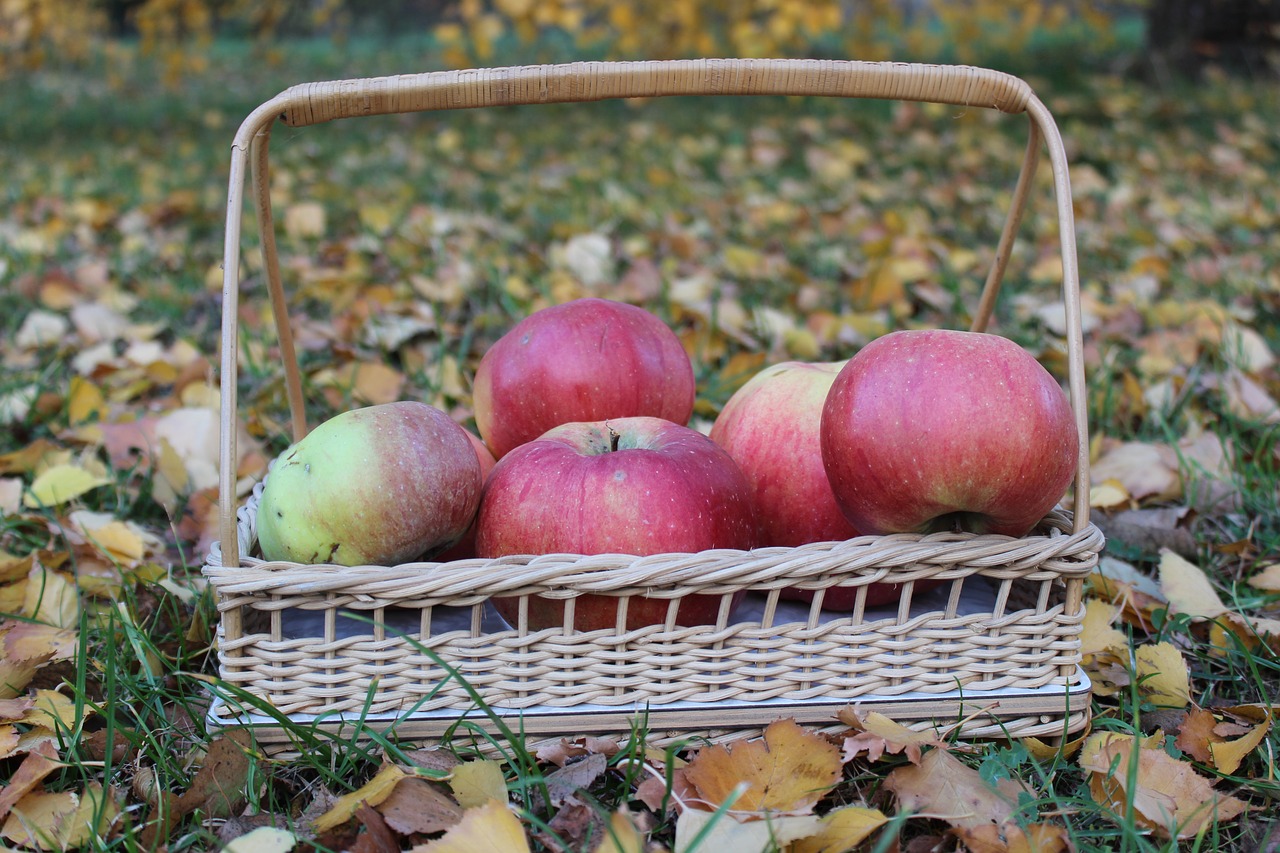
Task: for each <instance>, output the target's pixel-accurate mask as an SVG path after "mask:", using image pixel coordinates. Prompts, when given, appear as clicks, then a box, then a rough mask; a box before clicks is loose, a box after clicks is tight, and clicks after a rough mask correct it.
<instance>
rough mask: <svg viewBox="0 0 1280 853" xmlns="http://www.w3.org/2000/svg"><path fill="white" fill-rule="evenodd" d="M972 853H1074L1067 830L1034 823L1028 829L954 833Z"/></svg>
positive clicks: (1009, 827)
mask: <svg viewBox="0 0 1280 853" xmlns="http://www.w3.org/2000/svg"><path fill="white" fill-rule="evenodd" d="M955 834H956V836H957V837H959V838H960V840H961V841H963V842H964V846H965V848H966V849H967V850H968V851H969V853H1066V852H1067V851H1074V850H1075V847H1074V845H1073V844H1072V842H1071V835H1070V834H1069V833H1068V831H1067V828H1066V827H1065V826H1060V825H1058V824H1051V823H1033V824H1030V825H1029V826H1027V827H1025V828H1024V827H1021V826H1017V825H1016V824H1008V825H1005V826H994V825H988V826H978V827H971V828H967V829H958V830H956V831H955Z"/></svg>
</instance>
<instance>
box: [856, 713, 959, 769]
mask: <svg viewBox="0 0 1280 853" xmlns="http://www.w3.org/2000/svg"><path fill="white" fill-rule="evenodd" d="M836 717H837V719H839V720H840V722H842V723H845V724H846V725H848V726H849V727H850V728H853V729H857V730H858V734H856V735H853V736H851V737H846V738H845V739H844V753H843V755H842V756H841V760H842V761H843V762H844V763H846V764H847V763H848V762H850V761H852V760H853V759H854V758H856V757H857V756H858V755H859V754H860V753H863V752H865V753H866V754H867V760H868V761H879V760H880V757H881V756H883V755H884V754H885V753H888V754H890V755H897V754H898V753H902V754H904V755H906V757H907V760H908V761H910V762H911V763H912V764H919V763H920V758H921V753H922V750H923V748H924V747H926V746H938V745H940V744H941V741H939V740H938V736H937V734H936V733H934V732H932V731H928V730H926V731H922V732H917V731H915V730H913V729H909V728H907V727H906V726H904V725H902V724H901V723H896V722H894V721H893V720H891V719H889V718H888V717H886V716H885V715H884V714H880V713H877V712H875V711H872V712H871V713H869V714H867V715H866V716H865V717H862V716H859V715H858V713H857V712H856V711H854V710H853V709H852V708H841V709H840V711H839V712H837V714H836Z"/></svg>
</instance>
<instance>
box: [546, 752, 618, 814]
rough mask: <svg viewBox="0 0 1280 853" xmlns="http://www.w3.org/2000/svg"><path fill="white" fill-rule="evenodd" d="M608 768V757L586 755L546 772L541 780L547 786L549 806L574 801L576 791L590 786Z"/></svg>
mask: <svg viewBox="0 0 1280 853" xmlns="http://www.w3.org/2000/svg"><path fill="white" fill-rule="evenodd" d="M607 769H609V759H607V758H605V757H604V756H603V755H599V754H596V755H588V756H587V757H586V758H583V759H582V760H581V761H575V762H573V763H572V764H568V765H565V766H564V767H561V768H560V769H559V770H556V771H554V772H552V773H549V774H547V776H546V778H545V779H544V780H543V781H544V783H545V784H546V786H547V796H548V797H549V798H550V800H551V806H552V807H554V808H559V807H560V806H562V805H564V804H565V803H566V802H569V801H576V800H577V796H576V793H577V792H578V791H579V790H582V789H584V788H589V787H591V785H592V783H594V782H595V781H596V780H597V779H599V778H600V777H601V776H602V775H604V772H605V771H606V770H607Z"/></svg>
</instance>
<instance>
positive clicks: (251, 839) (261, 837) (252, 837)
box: [222, 826, 298, 853]
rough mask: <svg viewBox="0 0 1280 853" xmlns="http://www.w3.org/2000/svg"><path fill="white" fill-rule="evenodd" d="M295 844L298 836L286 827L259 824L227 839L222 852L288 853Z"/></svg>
mask: <svg viewBox="0 0 1280 853" xmlns="http://www.w3.org/2000/svg"><path fill="white" fill-rule="evenodd" d="M297 844H298V837H297V836H296V835H294V834H293V833H292V832H290V831H289V830H287V829H279V828H277V827H274V826H260V827H258V828H257V829H255V830H253V831H252V832H246V833H245V834H244V835H241V836H240V837H239V838H233V839H232V840H231V841H228V842H227V844H226V846H225V847H223V848H222V853H289V851H290V850H292V849H293V848H294V847H296V846H297Z"/></svg>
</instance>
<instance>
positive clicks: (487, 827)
mask: <svg viewBox="0 0 1280 853" xmlns="http://www.w3.org/2000/svg"><path fill="white" fill-rule="evenodd" d="M482 850H483V851H485V853H529V842H528V840H527V839H526V838H525V834H524V827H523V826H521V825H520V820H519V819H518V818H517V817H516V816H515V815H513V814H512V813H511V810H510V809H508V808H507V806H506V803H505V802H502V801H498V800H490V801H489V802H487V803H485V804H484V805H482V806H477V807H475V808H472V809H467V811H466V813H465V814H464V815H463V816H462V820H460V821H459V822H458V824H457V826H455V827H453V828H452V829H450V830H449V831H448V832H446V833H445V834H444V835H443V836H441V837H440V838H437V839H436V840H435V841H429V842H427V843H426V844H419V845H417V846H415V847H413V848H411V849H410V853H480V851H482Z"/></svg>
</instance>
